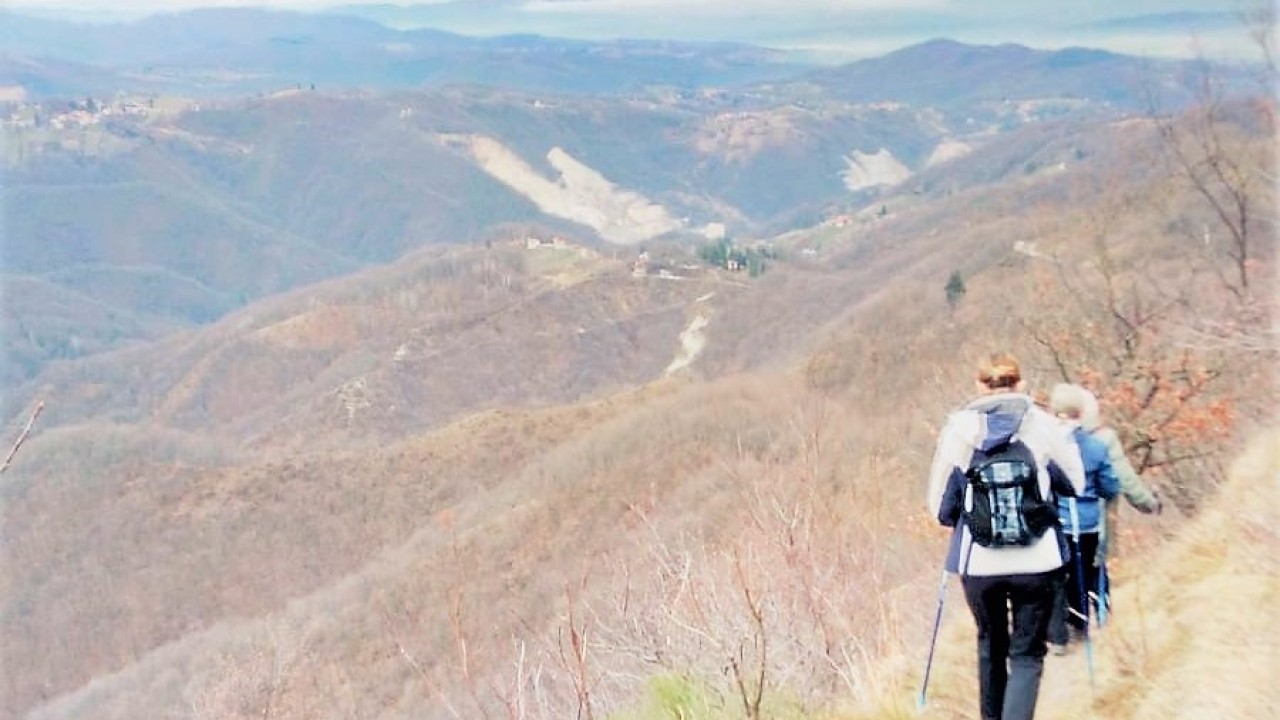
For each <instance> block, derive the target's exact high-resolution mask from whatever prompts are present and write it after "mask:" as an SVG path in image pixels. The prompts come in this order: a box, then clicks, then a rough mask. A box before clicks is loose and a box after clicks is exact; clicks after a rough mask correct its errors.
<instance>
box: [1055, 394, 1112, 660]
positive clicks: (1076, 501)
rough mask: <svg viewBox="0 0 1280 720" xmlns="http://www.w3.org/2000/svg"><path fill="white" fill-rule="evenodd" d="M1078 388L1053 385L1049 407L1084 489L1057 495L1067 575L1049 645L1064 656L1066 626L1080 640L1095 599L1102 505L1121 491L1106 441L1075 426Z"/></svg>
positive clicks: (1081, 401) (1082, 400)
mask: <svg viewBox="0 0 1280 720" xmlns="http://www.w3.org/2000/svg"><path fill="white" fill-rule="evenodd" d="M1087 392H1088V391H1086V390H1085V389H1084V388H1082V387H1080V386H1079V385H1072V384H1067V383H1061V384H1058V385H1055V386H1054V388H1053V392H1052V393H1051V394H1050V396H1049V409H1050V410H1051V411H1052V412H1053V413H1054V415H1055V416H1056V417H1057V418H1058V421H1059V422H1060V423H1061V424H1062V432H1063V434H1064V435H1066V436H1067V437H1069V438H1070V439H1071V441H1072V442H1073V443H1074V444H1075V445H1076V446H1077V447H1078V448H1079V452H1080V461H1081V463H1082V464H1083V465H1084V475H1085V483H1084V491H1083V492H1081V493H1078V494H1077V495H1076V497H1074V498H1067V497H1059V498H1058V499H1057V503H1058V521H1059V522H1060V523H1061V525H1062V529H1063V534H1064V535H1066V538H1067V545H1068V547H1069V548H1070V553H1071V557H1070V560H1069V561H1068V562H1067V573H1066V576H1065V578H1064V579H1063V582H1062V583H1061V584H1060V585H1059V588H1058V593H1057V599H1056V601H1055V602H1054V608H1053V617H1052V619H1051V621H1050V623H1049V644H1050V645H1051V646H1052V647H1053V652H1054V654H1055V655H1062V654H1065V653H1066V651H1067V645H1068V643H1069V641H1070V636H1071V630H1068V628H1071V629H1072V630H1074V631H1075V634H1076V635H1080V636H1083V634H1084V633H1086V632H1088V627H1089V606H1090V602H1089V600H1088V598H1089V597H1090V595H1092V596H1094V597H1098V593H1100V588H1099V586H1098V579H1099V567H1098V564H1097V562H1096V555H1097V552H1098V541H1099V537H1100V533H1101V531H1102V526H1103V522H1104V521H1105V513H1106V501H1108V500H1110V499H1111V498H1114V497H1115V496H1116V495H1117V494H1119V492H1120V479H1119V478H1118V477H1116V473H1115V471H1114V469H1113V468H1112V466H1111V459H1110V455H1109V451H1108V449H1107V445H1106V443H1104V442H1102V441H1101V440H1099V439H1098V438H1096V437H1094V436H1092V435H1090V434H1089V433H1088V432H1087V431H1086V430H1085V429H1084V428H1083V427H1081V425H1080V421H1081V417H1082V415H1083V414H1084V411H1085V407H1086V404H1087V399H1086V397H1085V395H1086V393H1087Z"/></svg>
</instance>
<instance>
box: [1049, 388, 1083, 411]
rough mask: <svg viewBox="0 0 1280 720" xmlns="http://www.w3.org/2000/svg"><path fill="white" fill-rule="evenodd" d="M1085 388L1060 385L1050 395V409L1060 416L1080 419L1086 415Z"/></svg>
mask: <svg viewBox="0 0 1280 720" xmlns="http://www.w3.org/2000/svg"><path fill="white" fill-rule="evenodd" d="M1084 392H1085V390H1084V388H1082V387H1080V386H1079V385H1072V384H1070V383H1058V384H1057V385H1054V386H1053V393H1052V394H1050V395H1049V408H1050V409H1051V410H1053V411H1054V412H1055V413H1057V414H1059V415H1065V416H1067V417H1069V418H1079V417H1080V416H1081V415H1082V414H1083V413H1084V404H1085V399H1084Z"/></svg>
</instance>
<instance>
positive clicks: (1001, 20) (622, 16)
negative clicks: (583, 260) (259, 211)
mask: <svg viewBox="0 0 1280 720" xmlns="http://www.w3.org/2000/svg"><path fill="white" fill-rule="evenodd" d="M1269 1H1270V0H1110V1H1107V2H1102V1H1097V0H455V2H454V6H455V9H460V10H461V12H451V13H450V14H449V16H448V17H445V18H443V19H441V20H438V21H437V22H436V24H435V27H439V28H440V29H444V30H452V31H454V32H461V33H465V34H471V35H496V34H506V33H520V32H527V33H538V34H543V35H559V36H565V37H581V38H589V39H601V38H605V37H649V38H652V37H665V38H671V39H681V40H741V41H745V42H754V43H759V44H765V45H772V46H775V47H787V48H791V49H808V50H813V51H815V52H826V53H828V54H831V55H833V56H834V57H833V59H847V58H851V57H859V56H865V55H869V54H879V53H882V52H886V51H888V50H892V49H895V48H897V47H901V46H903V45H906V44H910V43H912V42H918V41H920V40H924V39H929V38H933V37H951V38H954V39H957V40H962V41H968V42H980V43H998V42H1021V43H1024V44H1028V45H1032V46H1039V47H1046V48H1052V47H1063V46H1067V45H1084V46H1091V47H1102V48H1108V49H1112V50H1118V51H1122V52H1134V53H1137V54H1146V55H1188V54H1191V53H1193V52H1204V53H1206V54H1209V55H1230V54H1233V53H1232V51H1233V50H1235V49H1237V48H1238V47H1239V46H1240V45H1242V44H1243V43H1242V41H1241V38H1242V35H1243V32H1242V30H1241V28H1240V27H1239V26H1238V25H1235V24H1234V23H1231V22H1222V21H1219V22H1218V23H1216V24H1214V23H1205V22H1202V21H1197V22H1193V23H1191V24H1188V25H1186V26H1185V27H1178V28H1173V29H1170V28H1167V27H1166V28H1162V29H1160V30H1158V31H1157V30H1155V29H1153V28H1151V27H1147V26H1143V25H1141V24H1134V25H1128V26H1118V27H1117V26H1105V27H1103V26H1099V25H1098V23H1102V22H1104V21H1108V20H1114V19H1117V18H1131V17H1135V16H1142V15H1162V14H1170V13H1219V14H1226V13H1232V12H1234V11H1237V10H1240V9H1247V8H1249V7H1251V6H1258V5H1260V4H1263V3H1266V2H1269ZM437 2H439V0H434V1H433V0H424V1H423V2H417V3H415V2H405V1H404V0H401V1H400V2H395V1H393V0H373V1H370V0H0V7H3V6H5V5H7V6H8V7H10V8H13V9H16V10H24V9H28V10H37V11H40V13H41V14H48V13H51V12H59V10H60V9H67V8H71V9H75V10H76V11H77V12H75V13H74V14H72V15H71V17H74V18H76V19H96V20H102V19H128V18H131V17H137V16H138V15H139V14H143V13H149V12H164V11H177V10H183V9H190V8H194V7H208V6H214V5H217V6H255V7H271V8H280V9H293V10H300V9H307V10H311V9H325V8H329V7H334V6H340V5H363V4H387V5H414V4H417V5H426V4H436V3H437ZM59 14H62V13H61V12H59ZM840 56H845V57H844V58H842V57H840Z"/></svg>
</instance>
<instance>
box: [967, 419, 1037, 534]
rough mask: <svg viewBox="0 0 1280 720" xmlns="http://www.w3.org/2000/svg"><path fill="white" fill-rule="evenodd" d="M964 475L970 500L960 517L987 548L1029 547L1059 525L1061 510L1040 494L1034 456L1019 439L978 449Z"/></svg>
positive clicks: (971, 532)
mask: <svg viewBox="0 0 1280 720" xmlns="http://www.w3.org/2000/svg"><path fill="white" fill-rule="evenodd" d="M965 477H966V478H968V480H969V490H968V495H969V497H968V498H966V502H965V503H964V505H963V507H964V509H963V510H962V511H961V515H962V517H963V518H964V522H965V524H966V525H967V526H968V527H969V534H970V535H971V536H972V537H973V541H974V542H976V543H977V544H979V545H981V546H983V547H990V548H1000V547H1010V546H1025V545H1030V544H1031V543H1032V542H1034V541H1035V540H1036V539H1037V538H1039V537H1040V536H1041V535H1043V534H1044V532H1045V530H1048V529H1049V528H1051V527H1053V526H1054V524H1055V523H1057V522H1058V512H1057V509H1056V508H1054V506H1053V505H1052V504H1051V503H1048V502H1046V501H1045V499H1044V498H1043V497H1041V495H1040V483H1039V482H1037V477H1036V461H1035V457H1034V456H1033V455H1032V454H1031V449H1030V448H1028V447H1027V446H1026V445H1025V444H1023V443H1022V442H1021V441H1018V440H1008V441H1006V442H1005V443H1003V444H1001V445H997V446H996V447H993V448H991V449H990V450H987V451H985V452H983V451H981V450H978V451H975V452H974V457H973V461H972V463H971V464H970V467H969V470H968V471H967V472H966V473H965Z"/></svg>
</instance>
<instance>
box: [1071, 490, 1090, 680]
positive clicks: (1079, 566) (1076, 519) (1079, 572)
mask: <svg viewBox="0 0 1280 720" xmlns="http://www.w3.org/2000/svg"><path fill="white" fill-rule="evenodd" d="M1067 505H1068V506H1069V507H1070V508H1071V539H1072V541H1073V542H1074V543H1075V552H1073V553H1072V554H1073V555H1075V556H1076V585H1077V586H1079V588H1080V613H1079V617H1080V619H1081V620H1083V621H1084V631H1083V632H1084V657H1085V662H1086V663H1088V665H1089V689H1090V690H1096V689H1097V686H1096V684H1095V683H1094V680H1093V642H1092V641H1091V640H1090V639H1089V616H1088V615H1087V614H1086V613H1088V612H1089V593H1088V591H1087V590H1086V589H1085V585H1084V558H1082V557H1081V553H1080V512H1079V510H1077V509H1076V499H1075V498H1067Z"/></svg>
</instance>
